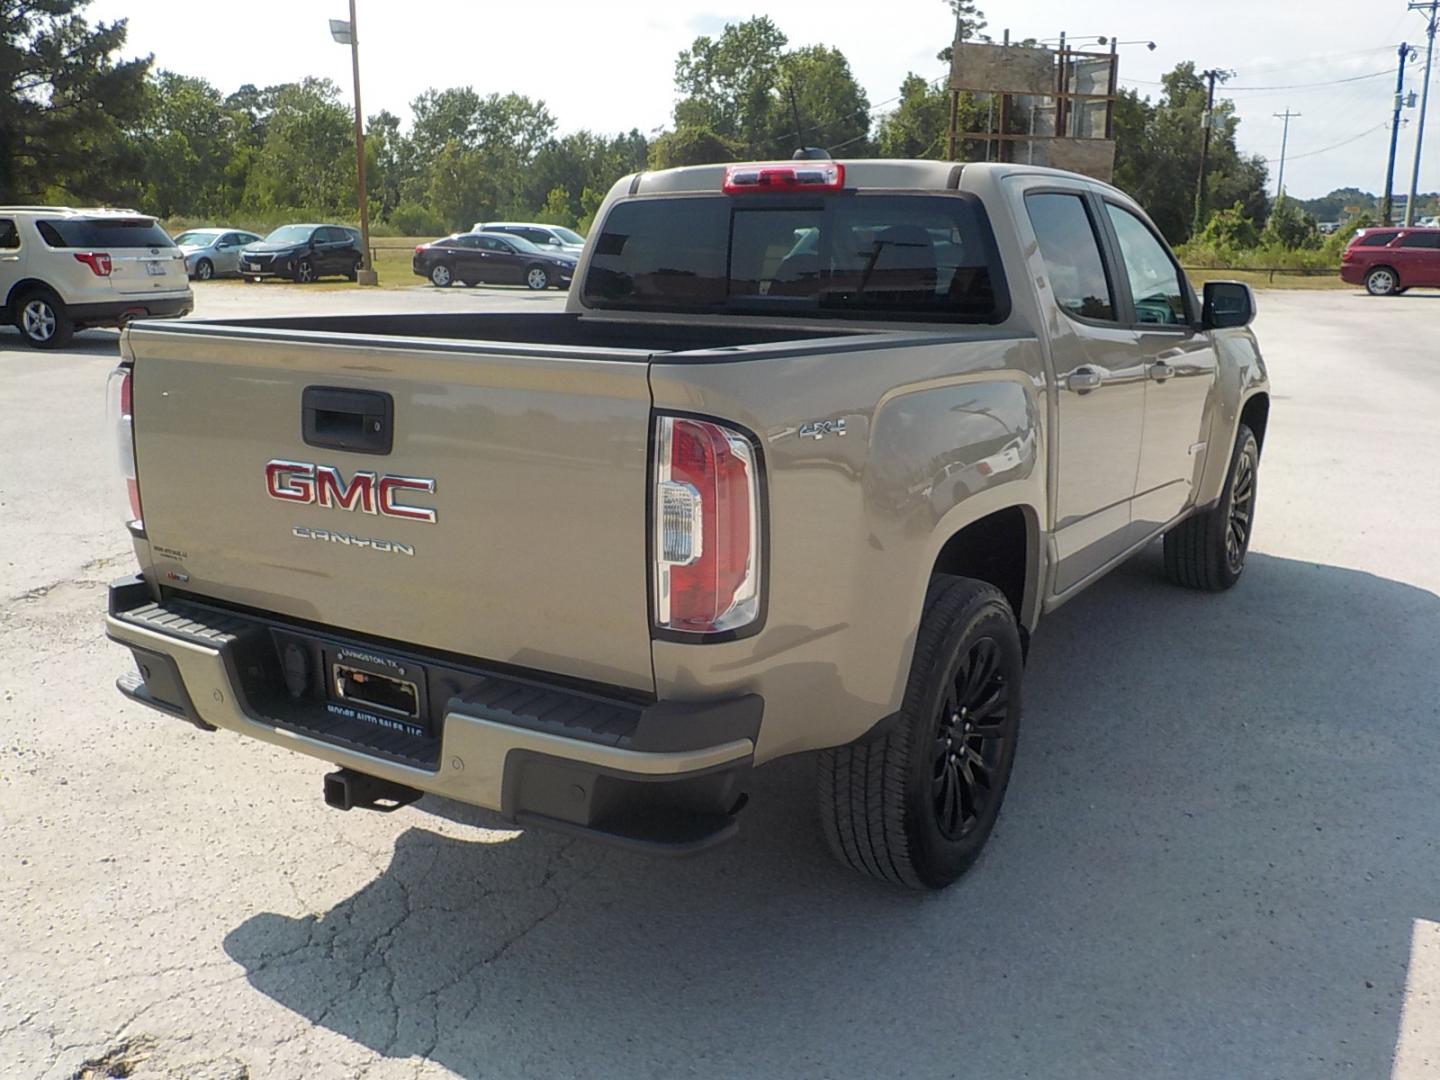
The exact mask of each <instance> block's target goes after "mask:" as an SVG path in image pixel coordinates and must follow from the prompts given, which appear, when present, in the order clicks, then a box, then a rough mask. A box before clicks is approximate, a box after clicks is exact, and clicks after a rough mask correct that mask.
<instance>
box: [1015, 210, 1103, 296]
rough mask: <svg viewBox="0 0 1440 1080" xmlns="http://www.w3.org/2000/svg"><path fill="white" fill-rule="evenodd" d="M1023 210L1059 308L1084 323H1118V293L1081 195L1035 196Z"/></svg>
mask: <svg viewBox="0 0 1440 1080" xmlns="http://www.w3.org/2000/svg"><path fill="white" fill-rule="evenodd" d="M1025 208H1026V210H1027V211H1028V212H1029V214H1030V224H1031V226H1032V227H1033V228H1034V229H1035V239H1036V240H1038V241H1039V243H1040V254H1041V257H1043V258H1044V260H1045V271H1046V274H1047V275H1048V276H1049V278H1050V291H1051V292H1053V293H1054V294H1055V302H1056V303H1057V304H1059V305H1060V307H1061V308H1063V309H1064V310H1065V311H1067V312H1069V313H1070V314H1071V315H1076V316H1079V317H1080V318H1082V319H1100V320H1102V321H1106V322H1113V321H1114V319H1115V293H1114V290H1113V289H1112V288H1111V285H1110V279H1109V277H1108V276H1107V275H1106V272H1105V260H1104V259H1102V258H1101V257H1100V237H1099V235H1098V234H1097V233H1096V231H1095V223H1094V222H1093V221H1091V220H1090V211H1089V209H1087V207H1086V205H1085V199H1084V197H1083V196H1082V195H1080V194H1079V193H1075V194H1070V193H1068V192H1066V193H1061V192H1051V191H1047V192H1037V193H1035V194H1032V195H1027V196H1026V197H1025Z"/></svg>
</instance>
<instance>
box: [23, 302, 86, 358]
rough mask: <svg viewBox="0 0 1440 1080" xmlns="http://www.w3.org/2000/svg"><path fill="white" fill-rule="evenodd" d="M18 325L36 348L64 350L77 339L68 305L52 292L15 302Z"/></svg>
mask: <svg viewBox="0 0 1440 1080" xmlns="http://www.w3.org/2000/svg"><path fill="white" fill-rule="evenodd" d="M15 311H16V313H17V314H16V316H15V325H16V326H17V327H18V328H19V330H20V336H21V337H22V338H24V339H25V344H27V345H29V346H30V347H31V348H35V349H63V348H64V347H65V346H66V345H69V344H70V341H71V339H72V338H74V336H75V324H74V323H73V322H72V321H71V319H70V313H69V312H68V311H66V309H65V303H64V301H62V300H61V299H60V298H59V297H58V296H56V295H55V294H54V293H53V292H51V291H50V290H49V289H36V290H34V291H32V292H28V293H26V294H25V295H23V296H22V297H20V299H19V300H17V301H16V302H15Z"/></svg>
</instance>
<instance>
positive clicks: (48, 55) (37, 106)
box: [0, 0, 150, 203]
mask: <svg viewBox="0 0 1440 1080" xmlns="http://www.w3.org/2000/svg"><path fill="white" fill-rule="evenodd" d="M86 4H87V0H0V203H4V202H19V201H26V200H34V199H40V198H43V197H45V196H46V193H47V192H50V193H53V195H54V196H55V197H61V198H63V197H69V196H76V197H80V198H87V199H91V198H93V199H98V200H105V199H107V198H109V197H111V195H112V193H113V192H114V190H115V187H116V177H117V176H119V175H123V173H124V172H125V171H126V167H127V166H128V168H130V169H133V168H134V165H135V163H134V162H133V161H126V160H125V159H124V155H125V154H126V152H127V150H128V146H127V144H126V142H125V140H124V139H123V137H122V132H123V129H124V126H125V125H126V124H129V123H133V122H134V121H136V120H137V119H138V118H139V117H140V115H141V113H142V112H143V111H144V107H145V73H146V71H147V70H148V69H149V67H150V58H149V57H144V58H141V59H137V60H125V61H116V60H115V59H114V54H115V53H117V52H118V51H119V50H120V49H121V48H122V47H123V46H124V44H125V27H126V23H125V20H124V19H120V20H117V21H115V22H112V23H97V24H95V26H93V27H92V26H91V25H90V24H89V23H88V22H86V20H85V19H84V18H83V17H81V16H80V15H79V14H78V11H80V10H81V9H83V8H84V7H85V6H86Z"/></svg>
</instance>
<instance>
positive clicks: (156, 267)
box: [145, 259, 165, 277]
mask: <svg viewBox="0 0 1440 1080" xmlns="http://www.w3.org/2000/svg"><path fill="white" fill-rule="evenodd" d="M145 272H146V273H147V274H149V275H150V276H151V277H164V276H165V264H164V263H162V262H161V261H160V260H159V259H147V260H146V262H145Z"/></svg>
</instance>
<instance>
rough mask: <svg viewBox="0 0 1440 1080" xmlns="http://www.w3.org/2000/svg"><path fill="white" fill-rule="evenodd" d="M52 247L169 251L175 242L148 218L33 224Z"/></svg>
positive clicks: (52, 221)
mask: <svg viewBox="0 0 1440 1080" xmlns="http://www.w3.org/2000/svg"><path fill="white" fill-rule="evenodd" d="M36 228H37V229H39V231H40V235H41V236H42V237H43V238H44V240H45V242H46V243H47V244H49V245H50V246H51V247H66V248H96V249H100V250H104V249H106V248H152V247H154V248H169V247H174V246H175V242H174V241H173V240H171V239H170V237H169V235H168V234H167V233H166V232H165V230H164V229H162V228H160V226H159V225H156V224H155V222H154V221H152V220H150V219H149V218H120V217H115V218H109V217H107V218H51V219H50V220H48V221H39V222H36Z"/></svg>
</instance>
